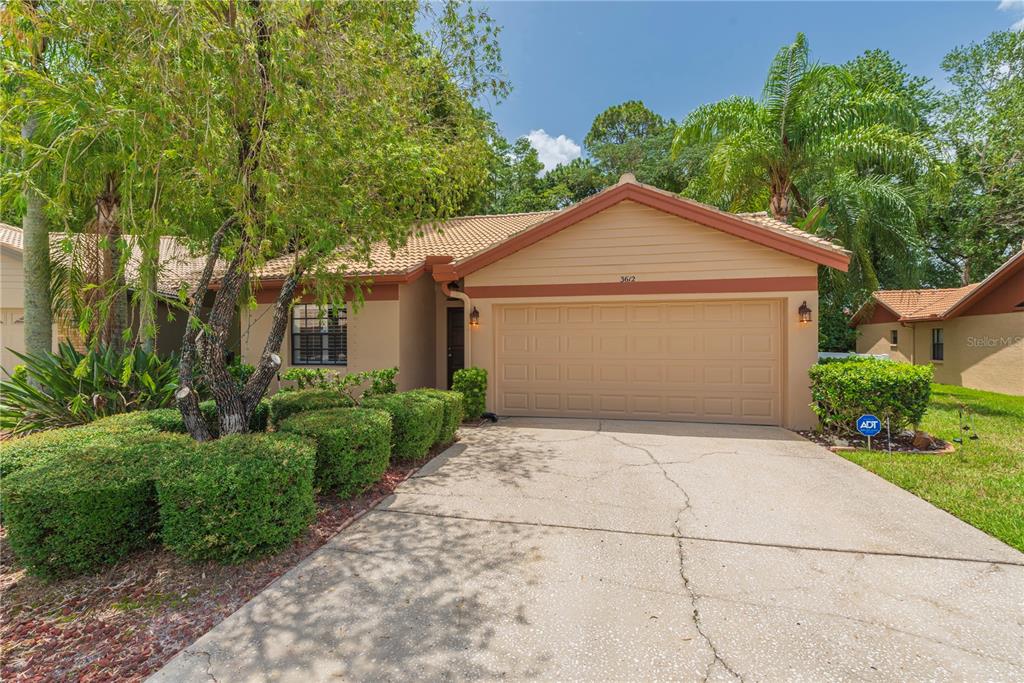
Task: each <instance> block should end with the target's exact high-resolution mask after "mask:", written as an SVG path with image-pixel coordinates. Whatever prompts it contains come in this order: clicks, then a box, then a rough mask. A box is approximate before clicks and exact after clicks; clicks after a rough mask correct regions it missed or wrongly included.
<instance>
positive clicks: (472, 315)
mask: <svg viewBox="0 0 1024 683" xmlns="http://www.w3.org/2000/svg"><path fill="white" fill-rule="evenodd" d="M469 326H470V327H472V328H474V329H475V328H477V327H480V311H478V310H476V306H474V307H473V310H472V311H470V312H469Z"/></svg>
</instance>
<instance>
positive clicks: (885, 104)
mask: <svg viewBox="0 0 1024 683" xmlns="http://www.w3.org/2000/svg"><path fill="white" fill-rule="evenodd" d="M916 123H917V121H916V118H915V115H914V112H913V111H912V110H911V109H910V107H908V106H907V105H906V104H905V103H904V102H903V101H902V100H901V99H900V98H898V97H896V96H895V95H893V94H892V93H890V92H887V91H883V90H878V91H865V90H862V89H859V88H857V87H856V86H855V85H854V83H853V81H852V79H851V76H850V74H849V72H848V71H847V70H845V69H843V68H842V67H838V66H830V65H819V64H816V63H812V62H811V61H810V60H809V57H808V48H807V41H806V39H805V38H804V35H803V34H802V33H798V34H797V36H796V40H795V41H794V42H793V43H792V44H791V45H786V46H785V47H783V48H782V49H781V50H779V52H778V54H777V55H776V56H775V59H774V60H773V61H772V64H771V67H770V68H769V70H768V77H767V79H766V80H765V84H764V91H763V92H762V94H761V98H760V100H754V99H752V98H749V97H730V98H728V99H725V100H722V101H720V102H715V103H713V104H708V105H704V106H701V107H699V108H697V109H696V110H694V111H693V112H692V113H691V114H690V115H689V116H688V117H687V118H686V120H685V121H683V123H682V125H681V126H680V127H679V130H678V131H677V133H676V136H675V139H674V141H673V146H672V153H673V156H678V155H679V154H680V153H682V151H683V150H684V149H685V148H688V147H690V146H692V145H701V144H703V145H710V146H711V153H710V156H709V157H708V161H707V172H708V188H707V189H708V190H709V192H710V193H711V194H712V200H713V201H714V202H715V203H717V204H720V205H724V206H725V208H729V209H732V210H744V209H763V208H765V204H767V207H768V208H769V210H770V211H771V212H772V214H773V215H774V216H775V217H776V218H779V219H780V220H790V218H791V214H792V213H793V209H794V203H795V205H796V209H797V212H798V214H799V216H806V215H807V213H808V212H809V211H810V210H811V209H812V208H813V201H812V198H810V197H808V196H807V194H806V192H807V190H808V189H809V186H810V184H811V182H812V179H814V178H816V177H820V176H821V175H822V173H825V174H827V173H830V172H831V171H833V170H834V169H845V168H853V169H856V170H859V171H864V172H882V173H905V172H908V171H912V170H913V169H914V168H915V167H917V166H918V165H919V164H920V163H921V160H922V159H923V158H925V157H926V156H927V154H926V152H925V149H924V146H923V145H922V143H921V141H920V139H919V138H918V136H917V135H916V134H915V133H914V127H915V126H916Z"/></svg>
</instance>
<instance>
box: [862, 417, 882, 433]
mask: <svg viewBox="0 0 1024 683" xmlns="http://www.w3.org/2000/svg"><path fill="white" fill-rule="evenodd" d="M857 431H858V432H860V433H861V434H863V435H864V436H874V435H875V434H878V432H880V431H882V421H881V420H879V419H878V418H877V417H875V416H874V415H861V416H860V417H858V418H857Z"/></svg>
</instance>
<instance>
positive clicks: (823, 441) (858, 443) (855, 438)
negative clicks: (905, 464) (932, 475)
mask: <svg viewBox="0 0 1024 683" xmlns="http://www.w3.org/2000/svg"><path fill="white" fill-rule="evenodd" d="M797 433H798V434H799V435H800V436H802V437H804V438H805V439H808V440H810V441H813V442H814V443H816V444H818V445H820V446H824V447H825V448H831V447H833V446H839V447H847V448H857V449H866V448H867V447H868V439H867V437H866V436H861V435H860V434H853V435H846V436H843V437H841V440H840V441H837V439H836V438H835V437H833V436H832V435H829V434H824V433H821V432H814V431H800V432H797ZM932 438H933V439H934V440H935V446H936V447H935V448H932V449H928V450H919V449H917V448H915V447H914V443H913V442H914V436H913V434H907V433H900V434H893V435H892V452H893V453H935V454H937V455H938V454H943V453H945V452H947V451H948V450H949V447H950V446H951V445H952V444H950V443H948V442H946V441H943V440H942V439H939V438H938V437H934V436H933V437H932ZM871 448H872V449H874V450H876V451H888V450H889V441H888V440H887V439H886V436H885V432H882V433H881V434H879V435H878V436H873V437H871Z"/></svg>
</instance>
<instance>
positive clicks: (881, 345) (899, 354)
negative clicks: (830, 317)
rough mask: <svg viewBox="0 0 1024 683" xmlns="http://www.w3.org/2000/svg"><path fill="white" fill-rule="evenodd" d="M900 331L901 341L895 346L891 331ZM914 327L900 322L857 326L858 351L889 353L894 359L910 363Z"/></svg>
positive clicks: (874, 353) (899, 337)
mask: <svg viewBox="0 0 1024 683" xmlns="http://www.w3.org/2000/svg"><path fill="white" fill-rule="evenodd" d="M892 330H896V331H897V332H898V335H897V339H898V341H899V343H898V344H897V345H895V346H893V345H892V344H891V343H890V342H889V340H890V336H889V334H890V332H891V331H892ZM914 334H915V332H914V328H913V327H912V326H910V325H901V324H900V323H898V322H888V323H872V324H868V325H861V326H860V327H858V328H857V353H870V354H873V355H887V356H889V358H891V359H892V360H897V361H900V362H902V363H910V362H911V358H912V355H913V349H914Z"/></svg>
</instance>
